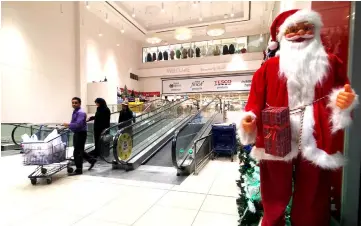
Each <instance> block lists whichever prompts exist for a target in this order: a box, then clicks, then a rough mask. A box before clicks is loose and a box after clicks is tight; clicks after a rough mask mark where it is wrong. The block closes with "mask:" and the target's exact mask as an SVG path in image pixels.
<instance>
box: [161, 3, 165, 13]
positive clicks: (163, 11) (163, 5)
mask: <svg viewBox="0 0 361 226" xmlns="http://www.w3.org/2000/svg"><path fill="white" fill-rule="evenodd" d="M161 11H162V13H164V12H165V10H164V2H162V10H161Z"/></svg>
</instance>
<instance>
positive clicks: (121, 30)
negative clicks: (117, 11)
mask: <svg viewBox="0 0 361 226" xmlns="http://www.w3.org/2000/svg"><path fill="white" fill-rule="evenodd" d="M124 32H125V31H124V25H122V29H120V33H122V34H124Z"/></svg>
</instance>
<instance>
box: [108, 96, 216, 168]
mask: <svg viewBox="0 0 361 226" xmlns="http://www.w3.org/2000/svg"><path fill="white" fill-rule="evenodd" d="M220 106H221V102H220V99H215V100H213V101H211V102H209V103H207V104H205V106H203V107H202V109H200V110H198V109H199V107H198V101H196V100H193V99H188V100H185V101H182V102H179V103H177V104H174V105H173V106H170V107H169V108H167V109H164V111H163V112H160V113H159V114H157V115H154V116H153V117H151V118H150V119H149V120H152V122H151V123H149V124H148V125H147V127H146V128H144V129H142V130H137V123H136V124H134V125H132V126H128V127H126V128H123V129H121V130H120V131H118V133H117V135H116V137H115V139H114V144H113V154H114V161H113V168H116V169H124V170H127V171H129V170H134V169H136V168H138V167H139V166H141V165H148V166H161V167H172V166H173V161H172V145H173V144H172V141H173V140H174V136H175V135H176V134H178V133H177V131H178V130H182V131H183V133H186V134H187V135H186V136H184V138H185V137H187V138H186V139H178V143H181V144H182V145H183V146H189V144H190V142H192V140H193V138H196V137H199V136H201V135H202V134H204V133H205V131H207V130H206V129H205V127H207V128H208V127H209V125H211V124H212V123H213V122H214V121H215V119H216V118H217V117H216V116H219V115H220V114H219V113H220V111H221V109H220ZM218 118H219V117H218ZM220 118H221V117H220ZM208 133H209V130H208ZM125 135H126V136H127V137H128V138H129V139H122V137H124V136H125ZM129 144H131V145H129ZM124 147H126V148H124ZM124 152H129V155H128V156H127V155H124Z"/></svg>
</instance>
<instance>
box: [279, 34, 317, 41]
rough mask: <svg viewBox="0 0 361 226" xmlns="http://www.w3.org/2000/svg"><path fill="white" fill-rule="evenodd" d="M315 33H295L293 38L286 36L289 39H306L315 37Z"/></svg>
mask: <svg viewBox="0 0 361 226" xmlns="http://www.w3.org/2000/svg"><path fill="white" fill-rule="evenodd" d="M314 36H315V35H309V34H305V35H295V36H293V37H291V38H286V39H287V40H288V41H295V40H297V39H300V38H304V39H310V38H313V37H314Z"/></svg>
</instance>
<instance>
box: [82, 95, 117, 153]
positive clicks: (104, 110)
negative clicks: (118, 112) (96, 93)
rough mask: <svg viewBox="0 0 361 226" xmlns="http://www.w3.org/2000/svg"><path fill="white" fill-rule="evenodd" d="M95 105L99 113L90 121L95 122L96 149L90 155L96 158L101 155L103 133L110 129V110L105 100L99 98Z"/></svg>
mask: <svg viewBox="0 0 361 226" xmlns="http://www.w3.org/2000/svg"><path fill="white" fill-rule="evenodd" d="M95 104H96V105H97V111H96V113H95V116H92V117H90V118H89V119H88V122H89V121H93V120H94V128H93V131H94V143H95V149H94V151H91V152H90V154H91V155H92V156H94V157H95V158H96V157H98V156H99V155H100V143H99V140H100V136H101V133H102V132H103V131H104V130H105V129H107V128H109V127H110V114H111V113H110V109H109V108H108V106H107V103H106V102H105V100H104V99H103V98H97V99H96V100H95Z"/></svg>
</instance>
